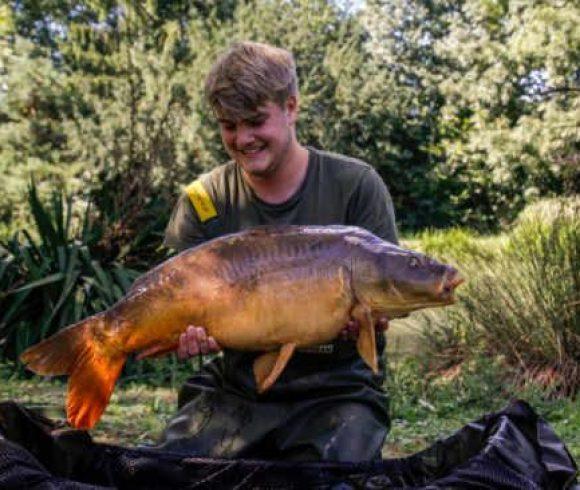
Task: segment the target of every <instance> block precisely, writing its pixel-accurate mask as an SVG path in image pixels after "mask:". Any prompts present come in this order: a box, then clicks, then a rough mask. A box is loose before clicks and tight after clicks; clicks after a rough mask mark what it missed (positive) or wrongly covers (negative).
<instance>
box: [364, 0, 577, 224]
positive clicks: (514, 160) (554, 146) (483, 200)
mask: <svg viewBox="0 0 580 490" xmlns="http://www.w3.org/2000/svg"><path fill="white" fill-rule="evenodd" d="M578 15H579V12H578V8H577V7H576V5H575V3H574V2H573V1H564V2H558V3H557V4H556V3H555V2H553V1H552V0H539V1H534V2H532V3H531V4H530V5H528V4H525V5H524V4H523V3H522V2H489V1H485V0H465V1H460V2H449V1H447V0H438V1H432V0H421V1H410V0H397V1H383V0H381V1H373V0H370V1H369V2H367V9H366V12H365V16H364V17H363V21H364V22H365V25H366V26H367V29H368V31H369V33H370V40H369V45H370V49H371V50H372V52H373V54H374V56H375V57H376V58H377V60H378V62H379V63H382V64H383V66H385V67H386V69H387V70H389V71H391V73H392V77H393V78H394V79H395V80H396V82H395V87H391V90H392V92H391V93H393V94H396V95H397V99H398V100H400V101H401V102H400V103H399V104H398V105H397V107H399V108H406V109H407V113H406V114H405V116H406V117H405V118H404V119H406V120H407V121H412V118H411V117H409V116H410V114H413V115H415V114H416V115H418V116H419V117H418V119H419V122H420V123H423V124H426V125H427V127H428V131H426V132H425V133H424V134H423V135H420V136H419V139H418V141H420V142H421V143H422V146H423V147H424V148H426V153H427V156H428V158H429V159H430V160H435V163H434V164H432V166H431V169H432V170H431V172H429V173H427V174H426V176H424V177H422V178H421V177H419V180H418V181H416V182H413V183H411V185H412V188H413V190H414V191H415V193H418V192H419V191H420V190H421V189H422V187H423V186H424V185H425V184H426V183H427V182H428V180H427V178H425V177H428V178H429V179H430V182H431V185H432V187H433V188H432V189H431V190H429V192H431V193H432V194H433V195H437V196H439V199H438V202H437V204H436V209H437V211H438V212H441V211H440V210H441V207H443V208H447V214H446V215H445V216H446V217H447V218H448V219H450V220H453V221H454V222H455V223H462V224H465V225H469V226H474V227H476V228H478V229H489V228H493V227H495V226H497V225H498V224H506V223H509V222H510V221H511V220H512V219H513V218H514V217H515V216H516V215H517V213H518V211H519V210H521V209H522V208H523V207H524V206H525V205H526V204H527V203H529V202H531V201H533V200H534V199H536V198H537V197H538V196H545V195H554V194H560V193H567V194H573V193H577V192H578V191H579V187H578V185H579V183H580V174H579V170H578V169H579V168H580V167H579V166H578V149H579V147H578V137H577V131H578V124H577V121H578V111H579V100H580V99H579V98H578V91H579V90H580V88H579V82H580V79H579V78H578V71H577V66H578V61H579V53H580V49H579V48H580V37H579V35H578V29H577V28H576V27H577V25H578V21H579V18H578ZM401 94H406V95H404V96H402V97H401ZM408 127H409V125H408V124H406V125H403V128H408ZM403 131H404V133H405V134H408V133H407V131H405V129H403ZM391 138H392V136H391ZM434 177H436V178H435V179H434ZM433 184H435V186H433ZM431 223H432V224H437V223H436V222H431Z"/></svg>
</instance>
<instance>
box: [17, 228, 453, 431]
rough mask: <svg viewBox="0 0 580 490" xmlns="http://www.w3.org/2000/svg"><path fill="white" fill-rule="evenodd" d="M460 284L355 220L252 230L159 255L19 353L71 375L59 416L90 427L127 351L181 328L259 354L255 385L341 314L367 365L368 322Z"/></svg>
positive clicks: (158, 345)
mask: <svg viewBox="0 0 580 490" xmlns="http://www.w3.org/2000/svg"><path fill="white" fill-rule="evenodd" d="M462 281H463V280H462V278H461V277H460V276H459V274H458V272H457V271H456V270H455V269H454V268H453V267H451V266H449V265H444V264H440V263H438V262H436V261H434V260H432V259H429V258H428V257H426V256H424V255H422V254H419V253H417V252H413V251H410V250H405V249H403V248H401V247H398V246H396V245H393V244H390V243H388V242H385V241H383V240H381V239H380V238H378V237H376V236H375V235H373V234H372V233H369V232H368V231H365V230H363V229H361V228H357V227H349V226H324V227H322V226H283V227H258V228H254V229H250V230H246V231H242V232H239V233H235V234H231V235H226V236H223V237H220V238H216V239H214V240H211V241H208V242H206V243H204V244H202V245H200V246H197V247H195V248H191V249H188V250H185V251H184V252H182V253H180V254H179V255H176V256H175V257H173V258H171V259H169V260H167V261H165V262H163V263H162V264H160V265H159V266H157V267H155V268H154V269H152V270H151V271H149V272H147V273H146V274H144V275H143V276H142V277H140V278H139V279H137V280H136V281H135V283H134V284H133V286H132V287H131V289H130V290H129V291H128V292H127V295H126V296H125V297H124V298H123V299H121V300H120V301H119V302H118V303H116V304H115V305H113V306H112V307H111V308H109V309H108V310H106V311H103V312H101V313H98V314H96V315H93V316H91V317H89V318H86V319H84V320H82V321H80V322H78V323H76V324H74V325H71V326H69V327H67V328H65V329H63V330H60V331H59V332H57V333H56V334H55V335H53V336H52V337H50V338H48V339H46V340H44V341H42V342H40V343H38V344H37V345H35V346H32V347H30V348H29V349H27V350H26V351H25V352H24V353H23V354H22V356H21V360H22V362H23V363H25V364H26V365H27V367H28V368H29V369H31V370H32V371H34V372H36V373H38V374H43V375H63V374H67V375H69V376H70V378H69V385H68V398H67V416H68V420H69V423H70V424H71V425H72V426H74V427H77V428H91V427H93V426H94V424H95V423H96V422H97V421H98V420H99V418H100V417H101V414H102V413H103V411H104V410H105V407H106V406H107V403H108V402H109V398H110V396H111V393H112V391H113V388H114V385H115V381H116V380H117V378H118V377H119V374H120V372H121V369H122V367H123V365H124V363H125V361H126V359H127V357H128V356H129V355H130V354H131V353H137V354H138V357H139V358H144V357H149V356H155V355H160V354H163V353H166V352H169V351H172V350H175V349H176V347H177V343H178V339H179V335H180V334H181V333H182V332H183V331H184V330H185V328H186V326H187V325H199V326H203V327H205V328H206V330H207V332H208V334H209V335H212V336H213V337H215V339H216V341H217V342H218V343H219V344H220V346H222V347H225V348H229V349H237V350H246V351H247V350H250V351H258V352H263V354H262V355H260V356H258V357H256V360H255V362H254V376H255V380H256V388H257V390H258V392H264V391H266V390H267V389H268V388H270V387H271V386H272V384H273V383H275V381H276V379H277V378H278V377H279V376H280V374H281V373H282V371H283V370H284V367H285V366H286V364H287V363H288V361H289V360H290V358H291V357H292V355H293V353H294V351H295V350H296V349H297V348H301V347H309V346H314V345H317V344H322V343H327V342H330V341H332V340H333V339H335V338H336V337H337V336H338V335H339V333H340V332H341V331H342V329H343V328H344V326H345V324H346V323H347V321H348V320H349V318H354V319H356V320H358V321H359V323H360V325H361V328H360V334H359V338H358V341H357V349H358V352H359V353H360V355H361V356H362V358H363V359H364V360H365V362H366V364H368V366H369V368H370V369H372V370H374V371H375V372H376V371H377V369H378V368H377V349H376V346H375V331H374V324H375V321H376V319H377V318H378V317H380V316H383V315H384V316H387V317H388V318H391V319H392V318H397V317H401V316H405V315H407V314H408V313H409V312H412V311H414V310H418V309H421V308H427V307H431V306H443V305H448V304H451V303H453V301H454V298H453V292H454V289H455V287H456V286H457V285H459V284H460V283H461V282H462Z"/></svg>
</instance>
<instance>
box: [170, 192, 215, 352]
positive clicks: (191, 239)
mask: <svg viewBox="0 0 580 490" xmlns="http://www.w3.org/2000/svg"><path fill="white" fill-rule="evenodd" d="M206 239H207V238H206V237H205V234H204V233H203V228H202V225H201V222H200V220H199V217H198V216H197V213H196V211H195V209H194V207H193V205H192V204H191V201H190V199H189V196H188V195H187V194H186V193H183V194H182V195H181V196H180V197H179V200H178V201H177V204H176V205H175V207H174V208H173V212H172V213H171V218H170V220H169V224H168V225H167V228H166V229H165V239H164V240H163V245H165V246H166V247H168V248H172V249H174V250H177V251H178V252H182V251H183V250H185V249H187V248H190V247H193V246H196V245H199V244H201V243H203V242H204V241H206ZM220 350H221V347H220V346H219V345H218V343H217V342H216V340H215V339H214V338H213V337H211V336H208V335H207V333H206V331H205V329H204V328H203V327H199V326H195V325H188V327H187V329H186V330H185V332H183V333H182V334H181V335H180V336H179V343H178V346H177V357H178V358H179V359H181V360H184V359H188V358H190V357H193V356H197V355H199V354H209V353H211V352H219V351H220Z"/></svg>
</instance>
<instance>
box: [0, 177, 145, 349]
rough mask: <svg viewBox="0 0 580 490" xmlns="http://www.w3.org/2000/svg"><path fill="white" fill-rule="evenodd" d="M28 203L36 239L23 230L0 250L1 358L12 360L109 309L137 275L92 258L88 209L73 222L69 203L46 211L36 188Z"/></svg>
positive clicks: (55, 201) (56, 198) (56, 195)
mask: <svg viewBox="0 0 580 490" xmlns="http://www.w3.org/2000/svg"><path fill="white" fill-rule="evenodd" d="M28 199H29V204H30V207H31V212H32V215H33V217H34V222H35V225H36V232H37V235H38V238H35V237H33V236H32V234H31V233H29V232H28V231H26V230H23V231H22V232H21V233H19V234H16V235H15V236H14V237H13V238H12V239H10V240H8V241H6V242H4V243H2V244H1V248H0V253H1V255H0V260H1V261H0V312H1V313H0V340H1V343H0V347H1V353H2V357H3V358H7V359H12V360H15V359H16V358H17V357H18V355H19V354H20V353H21V352H22V351H23V350H24V349H25V348H26V347H28V346H30V345H32V344H33V343H36V342H38V341H39V340H42V339H44V338H46V337H48V336H49V335H51V334H53V333H54V332H56V331H57V330H59V329H60V328H62V327H64V326H67V325H69V324H72V323H75V322H77V321H79V320H80V319H82V318H85V317H86V316H89V315H91V314H93V313H96V312H98V311H102V310H103V309H106V308H108V307H109V306H111V305H112V304H113V303H115V302H116V301H117V300H118V299H119V298H121V297H122V296H123V295H124V293H125V292H126V291H127V289H128V288H129V287H130V285H131V283H132V282H133V280H134V279H135V278H136V277H137V276H138V275H139V273H138V272H137V271H135V270H131V269H128V268H126V267H122V266H120V265H118V264H116V263H111V264H107V266H105V265H104V264H103V263H101V262H99V260H97V259H96V258H95V257H94V256H93V254H92V253H91V249H90V245H92V244H93V243H94V242H95V240H96V239H97V238H98V237H97V235H95V233H94V230H93V229H92V228H91V224H90V220H89V216H90V208H87V210H86V211H85V213H84V215H83V216H82V217H78V216H74V215H73V203H72V199H71V198H70V197H69V198H65V197H64V196H63V194H62V193H60V192H53V194H52V196H51V200H50V204H48V205H44V204H43V203H42V202H41V201H40V200H39V197H38V194H37V191H36V187H35V186H34V185H33V186H31V188H30V189H29V192H28Z"/></svg>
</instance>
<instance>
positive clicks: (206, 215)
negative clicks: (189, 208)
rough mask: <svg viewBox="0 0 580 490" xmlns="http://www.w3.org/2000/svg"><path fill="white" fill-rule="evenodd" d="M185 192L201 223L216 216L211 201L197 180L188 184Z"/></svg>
mask: <svg viewBox="0 0 580 490" xmlns="http://www.w3.org/2000/svg"><path fill="white" fill-rule="evenodd" d="M185 192H186V193H187V195H188V196H189V200H190V201H191V204H193V207H194V208H195V210H196V212H197V215H198V216H199V219H200V220H201V222H202V223H205V222H206V221H207V220H210V219H212V218H215V217H216V216H217V211H216V209H215V206H214V204H213V201H212V200H211V197H210V195H209V194H208V193H207V191H206V190H205V187H203V185H202V183H201V182H200V181H199V180H195V181H193V182H192V183H191V184H189V185H188V186H187V187H186V188H185Z"/></svg>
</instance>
